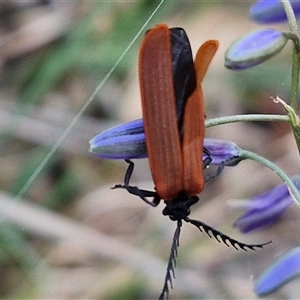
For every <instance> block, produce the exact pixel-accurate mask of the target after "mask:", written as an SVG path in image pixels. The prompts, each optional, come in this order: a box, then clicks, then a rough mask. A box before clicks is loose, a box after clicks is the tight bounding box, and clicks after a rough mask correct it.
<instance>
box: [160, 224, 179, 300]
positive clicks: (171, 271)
mask: <svg viewBox="0 0 300 300" xmlns="http://www.w3.org/2000/svg"><path fill="white" fill-rule="evenodd" d="M181 226H182V221H181V220H178V222H177V227H176V230H175V232H174V236H173V242H172V246H171V251H170V256H169V260H168V266H167V272H166V276H165V282H164V286H163V289H162V292H161V294H160V296H159V298H158V300H164V299H168V298H169V284H170V287H171V288H173V283H172V278H175V268H176V257H177V249H178V247H179V236H180V231H181Z"/></svg>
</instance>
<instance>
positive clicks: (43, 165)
mask: <svg viewBox="0 0 300 300" xmlns="http://www.w3.org/2000/svg"><path fill="white" fill-rule="evenodd" d="M163 2H164V0H161V1H160V3H159V4H158V5H157V7H156V8H155V9H154V11H153V12H152V13H151V15H150V16H149V17H148V19H147V20H146V21H145V23H144V25H143V26H142V27H141V29H140V30H139V31H138V33H137V34H136V35H135V36H134V38H133V39H132V40H131V42H130V43H129V44H128V46H127V47H126V48H125V50H124V51H123V53H122V54H121V55H120V57H119V58H118V59H117V61H116V62H115V64H114V65H113V66H112V68H111V69H110V70H109V71H108V73H107V74H106V75H105V77H104V78H103V79H102V81H101V82H100V83H99V85H98V86H97V87H96V89H95V91H94V92H93V93H92V94H91V96H90V97H89V98H88V100H87V101H86V102H85V104H84V105H83V106H82V107H81V109H80V110H79V112H78V113H77V114H76V115H75V117H74V118H73V120H72V121H71V122H70V124H69V125H68V127H67V128H66V129H65V131H64V132H63V133H62V134H61V136H60V137H59V138H58V140H57V141H56V142H55V143H54V145H53V146H52V148H51V149H50V150H49V152H48V153H47V154H46V155H45V157H44V158H43V159H42V161H41V162H40V164H39V165H38V167H37V168H36V169H35V170H34V172H33V173H32V174H31V176H30V177H29V179H28V180H27V182H26V183H25V184H24V186H23V187H22V188H21V190H20V191H19V192H18V194H17V195H16V196H15V197H14V199H13V201H19V200H20V199H21V197H22V196H23V195H24V194H25V192H26V191H27V190H28V188H29V187H30V186H31V184H32V183H33V182H34V180H35V179H36V178H37V176H38V175H39V174H40V172H41V171H42V170H43V168H44V167H45V165H46V164H47V162H48V161H49V159H50V158H51V157H52V155H53V154H54V153H55V151H56V150H57V149H58V147H59V146H60V145H61V143H62V142H63V141H64V140H65V138H66V137H67V135H68V134H69V132H70V131H71V130H72V129H73V127H74V125H75V124H76V122H77V121H78V120H79V118H80V117H81V115H82V114H83V112H84V111H85V110H86V108H87V107H88V106H89V104H90V103H91V102H92V101H93V100H94V98H95V96H96V94H97V93H98V92H99V91H100V90H101V89H102V87H103V86H104V84H105V83H106V81H107V80H108V79H109V77H110V76H111V75H112V73H113V72H114V71H115V69H116V68H117V66H118V65H119V63H120V62H121V61H122V59H123V58H124V56H125V55H126V54H127V52H128V51H129V50H130V49H131V47H132V45H133V44H134V43H135V41H136V40H137V39H138V37H139V36H140V35H141V33H142V32H143V31H144V29H145V27H146V26H147V25H148V23H149V22H150V21H151V19H152V18H153V17H154V15H155V14H156V12H157V11H158V9H159V8H160V6H161V5H162V4H163ZM4 221H5V220H4V218H2V220H0V225H2V224H3V222H4Z"/></svg>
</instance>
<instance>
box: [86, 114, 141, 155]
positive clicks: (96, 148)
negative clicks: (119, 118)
mask: <svg viewBox="0 0 300 300" xmlns="http://www.w3.org/2000/svg"><path fill="white" fill-rule="evenodd" d="M89 143H90V149H89V151H90V152H91V153H93V154H95V155H96V156H98V157H100V158H104V159H134V158H136V159H138V158H145V157H147V149H146V143H145V134H144V127H143V120H141V119H140V120H135V121H131V122H128V123H126V124H123V125H121V126H116V127H113V128H110V129H108V130H106V131H104V132H102V133H100V134H98V135H96V136H95V137H93V138H92V139H91V140H90V142H89Z"/></svg>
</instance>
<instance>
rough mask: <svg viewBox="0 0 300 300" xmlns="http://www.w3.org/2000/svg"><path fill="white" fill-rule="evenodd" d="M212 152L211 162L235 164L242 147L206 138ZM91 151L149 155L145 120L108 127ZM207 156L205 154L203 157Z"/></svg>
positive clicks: (122, 156)
mask: <svg viewBox="0 0 300 300" xmlns="http://www.w3.org/2000/svg"><path fill="white" fill-rule="evenodd" d="M204 147H205V148H206V149H207V150H208V151H209V152H210V154H211V158H212V162H211V164H214V165H220V164H224V165H225V166H235V165H237V164H238V163H239V162H240V161H241V158H240V157H239V153H240V150H241V149H240V148H239V147H238V146H237V145H236V144H234V143H231V142H228V141H224V140H217V139H210V138H205V139H204ZM89 150H90V152H91V153H93V154H95V155H96V156H98V157H100V158H104V159H138V158H145V157H147V148H146V138H145V134H144V126H143V120H142V119H140V120H135V121H131V122H129V123H126V124H123V125H119V126H116V127H113V128H111V129H108V130H106V131H104V132H102V133H100V134H98V135H97V136H95V137H94V138H92V139H91V140H90V149H89ZM206 157H207V156H206V155H205V154H204V155H203V159H205V158H206Z"/></svg>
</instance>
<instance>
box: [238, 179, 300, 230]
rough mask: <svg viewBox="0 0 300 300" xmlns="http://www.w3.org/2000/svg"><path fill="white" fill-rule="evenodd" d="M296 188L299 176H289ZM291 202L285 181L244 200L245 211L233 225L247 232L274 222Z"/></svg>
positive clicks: (298, 186)
mask: <svg viewBox="0 0 300 300" xmlns="http://www.w3.org/2000/svg"><path fill="white" fill-rule="evenodd" d="M291 179H292V181H293V183H294V184H295V186H296V187H297V189H298V190H300V176H294V177H293V178H291ZM292 203H293V199H292V197H291V195H290V193H289V191H288V188H287V186H286V184H285V183H283V184H281V185H279V186H277V187H275V188H273V189H271V190H270V191H268V192H266V193H264V194H261V195H259V196H256V197H253V198H252V199H249V200H248V201H247V202H246V205H245V206H247V211H246V213H245V214H244V215H242V216H241V217H240V218H238V219H237V220H236V221H235V223H234V227H237V228H238V229H239V230H240V231H241V232H243V233H247V232H250V231H252V230H256V229H258V228H262V227H264V226H269V225H271V224H273V223H274V222H276V221H277V220H278V219H279V218H280V216H281V215H282V214H283V213H284V212H285V210H286V209H287V208H288V207H289V206H290V205H291V204H292Z"/></svg>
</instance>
